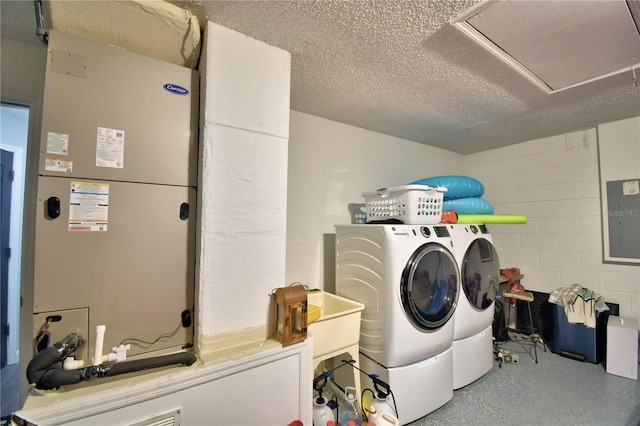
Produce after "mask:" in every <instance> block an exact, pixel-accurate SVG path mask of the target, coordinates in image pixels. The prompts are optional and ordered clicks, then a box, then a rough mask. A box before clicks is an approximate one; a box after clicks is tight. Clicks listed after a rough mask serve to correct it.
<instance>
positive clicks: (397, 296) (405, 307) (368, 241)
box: [336, 224, 460, 424]
mask: <svg viewBox="0 0 640 426" xmlns="http://www.w3.org/2000/svg"><path fill="white" fill-rule="evenodd" d="M459 289H460V286H459V268H458V265H457V263H456V260H455V257H454V254H453V247H452V240H451V237H450V235H449V232H448V229H447V227H446V226H442V225H377V224H367V225H338V226H336V293H337V294H338V295H340V296H344V297H346V298H348V299H351V300H355V301H358V302H360V303H362V304H364V310H363V311H362V313H361V325H360V353H361V356H360V363H361V366H362V367H363V370H364V371H365V372H366V373H368V374H377V375H378V376H380V378H381V379H382V380H384V381H386V382H387V383H388V384H389V386H390V388H391V390H392V392H393V395H394V399H395V401H396V405H397V409H398V418H399V420H400V422H401V423H403V424H404V423H408V422H411V421H414V420H416V419H418V418H421V417H424V416H425V415H427V414H429V413H430V412H432V411H434V410H435V409H437V408H439V407H440V406H442V405H444V404H445V403H446V402H447V401H449V400H450V399H451V398H452V397H453V372H452V350H451V348H452V344H453V332H454V323H453V321H452V319H453V314H454V312H455V310H456V305H457V301H458V293H459ZM363 380H366V378H363ZM363 383H366V381H363Z"/></svg>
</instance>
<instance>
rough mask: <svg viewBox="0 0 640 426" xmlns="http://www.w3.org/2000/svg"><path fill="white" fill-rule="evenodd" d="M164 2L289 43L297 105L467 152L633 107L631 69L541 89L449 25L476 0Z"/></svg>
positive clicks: (636, 96) (635, 110) (620, 114)
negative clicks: (575, 84)
mask: <svg viewBox="0 0 640 426" xmlns="http://www.w3.org/2000/svg"><path fill="white" fill-rule="evenodd" d="M1 3H2V5H1V7H2V36H3V37H6V36H8V35H6V34H7V32H8V31H10V30H11V28H9V29H7V28H6V27H5V25H9V26H10V27H11V26H13V27H15V23H14V22H13V21H12V20H10V19H9V18H8V17H7V18H6V17H5V9H6V6H5V4H6V3H12V2H7V1H5V0H3V1H2V2H1ZM23 3H32V2H28V1H27V2H23ZM171 3H173V4H175V5H178V6H180V7H183V8H186V9H189V10H191V11H192V12H194V13H195V14H196V15H197V16H198V17H199V18H200V22H201V24H204V23H205V22H206V21H207V20H210V21H213V22H216V23H218V24H220V25H223V26H225V27H227V28H231V29H234V30H237V31H239V32H241V33H244V34H246V35H248V36H251V37H253V38H256V39H258V40H262V41H264V42H266V43H268V44H271V45H274V46H278V47H281V48H283V49H285V50H288V51H290V52H291V54H292V71H291V72H292V78H291V84H292V87H291V108H292V109H294V110H297V111H301V112H305V113H309V114H312V115H316V116H320V117H325V118H328V119H331V120H335V121H339V122H342V123H347V124H350V125H354V126H357V127H361V128H365V129H370V130H373V131H377V132H381V133H385V134H388V135H392V136H397V137H399V138H403V139H408V140H412V141H416V142H420V143H425V144H428V145H432V146H438V147H442V148H444V149H448V150H451V151H455V152H459V153H463V154H466V153H473V152H478V151H483V150H487V149H491V148H496V147H501V146H506V145H510V144H515V143H518V142H522V141H527V140H532V139H537V138H542V137H546V136H551V135H556V134H562V133H565V132H570V131H575V130H580V129H583V128H588V127H594V126H596V125H597V124H599V123H604V122H609V121H614V120H619V119H624V118H628V117H632V116H639V115H640V88H638V87H636V86H634V84H633V78H632V73H631V71H629V72H626V73H622V74H620V75H617V76H613V77H609V78H607V79H604V80H601V81H597V82H594V83H590V84H588V85H585V86H580V87H577V88H574V89H570V90H566V91H564V92H559V93H555V94H552V95H548V94H546V93H544V92H543V91H542V90H540V88H539V87H536V86H535V85H533V84H532V83H531V82H530V81H527V80H526V79H525V78H524V77H522V76H521V75H519V74H517V73H516V72H515V71H514V70H513V69H511V68H510V67H509V66H507V65H506V64H505V63H504V62H502V61H500V60H499V59H497V58H496V57H495V56H493V55H492V54H490V53H488V52H486V51H484V50H483V49H482V48H481V47H480V46H479V45H478V44H476V43H475V42H474V41H472V40H470V39H469V38H467V36H465V35H464V34H463V33H462V32H461V31H459V30H458V29H457V28H455V27H454V26H453V25H451V24H450V21H451V20H452V19H454V18H456V17H457V16H458V15H460V14H461V13H462V12H464V11H465V10H466V9H468V8H469V7H471V6H473V5H475V4H476V3H477V1H476V0H456V1H454V0H431V1H429V0H371V1H364V0H357V1H344V0H338V1H333V0H322V1H310V0H289V1H274V0H271V1H266V0H263V1H227V0H225V1H214V0H206V1H202V0H199V1H196V0H192V1H188V0H186V1H171ZM574 3H575V4H576V6H577V7H579V4H580V2H574ZM27 9H29V8H27ZM32 10H33V8H32V4H31V9H30V10H29V13H32ZM27 22H28V23H29V25H32V26H33V25H34V23H35V19H34V18H32V16H29V17H28V21H27ZM29 30H31V29H29ZM136 30H139V31H144V27H143V25H142V24H141V26H140V28H138V29H136ZM612 30H615V28H612ZM16 31H18V32H19V31H24V28H19V29H17V30H16ZM31 34H32V33H31ZM31 37H32V38H33V36H31ZM158 42H159V41H158V40H157V39H153V40H150V43H158ZM639 62H640V60H639ZM637 73H638V79H639V80H640V70H638V72H637ZM638 84H640V83H638Z"/></svg>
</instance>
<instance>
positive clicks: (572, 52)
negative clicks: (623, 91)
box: [452, 0, 640, 93]
mask: <svg viewBox="0 0 640 426" xmlns="http://www.w3.org/2000/svg"><path fill="white" fill-rule="evenodd" d="M639 1H640V0H627V1H623V0H615V1H508V0H490V1H484V2H481V3H479V4H477V5H476V6H474V7H473V8H471V9H469V10H468V11H467V12H465V13H463V14H462V15H461V16H459V17H458V18H456V19H455V20H453V21H452V23H453V24H454V25H455V26H457V27H458V28H459V29H461V30H462V31H463V32H464V33H466V34H467V35H468V36H470V37H471V38H473V39H474V40H475V41H476V42H478V43H479V44H480V45H482V46H483V47H485V48H486V49H488V50H489V51H491V52H492V53H493V54H494V55H496V56H498V57H499V58H500V59H502V60H503V61H504V62H506V63H507V64H509V65H510V66H511V67H513V68H514V69H516V70H517V71H518V72H520V73H521V74H522V75H524V76H525V77H526V78H528V79H529V80H530V81H532V82H533V83H535V84H536V85H537V86H538V87H540V88H541V89H543V90H544V91H545V92H547V93H554V92H558V91H561V90H566V89H569V88H571V87H575V86H578V85H581V84H585V83H589V82H591V81H594V80H599V79H602V78H605V77H608V76H611V75H614V74H619V73H621V72H625V71H629V72H630V76H631V75H632V74H633V75H634V76H635V71H634V70H635V69H636V68H640V34H639V32H638V27H639V26H640V25H639V24H638V21H637V19H638V16H637V15H636V19H635V21H634V18H633V16H632V13H631V11H633V12H634V14H635V13H637V11H638V10H640V6H639ZM632 72H633V73H632ZM638 77H639V78H640V76H638ZM630 81H631V80H630Z"/></svg>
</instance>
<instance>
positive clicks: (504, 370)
mask: <svg viewBox="0 0 640 426" xmlns="http://www.w3.org/2000/svg"><path fill="white" fill-rule="evenodd" d="M501 347H502V348H504V349H510V350H513V351H514V352H515V353H517V354H518V355H519V358H520V361H519V363H518V364H502V367H501V368H499V367H498V363H497V362H496V363H495V365H494V368H493V369H492V370H491V371H490V372H489V373H487V374H486V375H485V376H483V377H482V378H480V379H478V380H477V381H475V382H474V383H471V384H470V385H468V386H466V387H464V388H462V389H459V390H457V391H454V395H453V399H452V400H451V401H449V402H448V403H447V404H445V405H444V406H442V407H440V408H439V409H438V410H436V411H434V412H432V413H430V414H428V415H427V416H425V417H423V418H421V419H419V420H417V421H415V422H413V423H410V424H411V425H412V426H426V425H625V426H637V425H640V381H636V380H632V379H627V378H623V377H619V376H614V375H611V374H608V373H607V372H606V371H605V369H604V368H603V366H602V365H601V364H592V363H588V362H580V361H575V360H572V359H568V358H564V357H561V356H559V355H557V354H553V353H551V352H548V351H547V352H546V353H545V352H543V351H541V350H538V364H536V363H535V362H534V361H533V359H532V358H531V357H530V356H529V354H528V353H527V352H526V350H525V349H524V348H523V347H521V346H520V345H517V344H514V343H511V342H509V343H506V344H504V345H501ZM527 349H530V348H527Z"/></svg>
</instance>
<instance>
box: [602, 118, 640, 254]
mask: <svg viewBox="0 0 640 426" xmlns="http://www.w3.org/2000/svg"><path fill="white" fill-rule="evenodd" d="M598 161H599V167H600V197H601V208H602V240H603V241H602V253H603V260H604V261H605V262H611V263H624V264H633V265H637V264H640V175H639V174H638V173H639V172H640V117H634V118H628V119H626V120H620V121H615V122H612V123H604V124H601V125H599V126H598Z"/></svg>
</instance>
